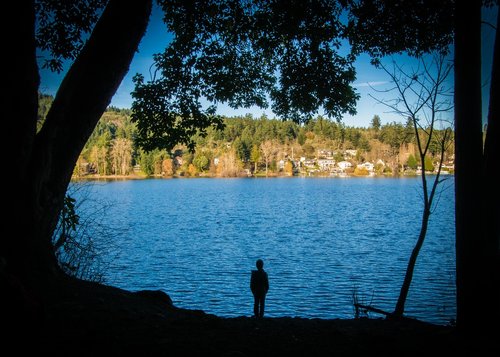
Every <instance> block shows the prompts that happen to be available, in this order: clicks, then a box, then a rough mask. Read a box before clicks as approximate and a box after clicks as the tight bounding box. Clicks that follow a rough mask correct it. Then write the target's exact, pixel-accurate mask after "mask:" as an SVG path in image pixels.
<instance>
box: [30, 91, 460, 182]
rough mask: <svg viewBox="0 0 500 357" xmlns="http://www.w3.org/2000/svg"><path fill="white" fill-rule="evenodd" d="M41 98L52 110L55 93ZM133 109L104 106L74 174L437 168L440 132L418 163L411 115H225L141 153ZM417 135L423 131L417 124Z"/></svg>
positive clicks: (371, 172) (386, 172) (448, 168)
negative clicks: (344, 118)
mask: <svg viewBox="0 0 500 357" xmlns="http://www.w3.org/2000/svg"><path fill="white" fill-rule="evenodd" d="M40 101H41V102H42V103H45V105H43V106H42V107H43V108H46V109H45V110H44V111H43V112H42V113H40V118H41V122H43V118H44V113H46V112H47V111H48V109H47V108H50V104H51V101H52V97H50V96H48V95H42V94H41V97H40ZM131 114H132V112H131V110H129V109H119V108H114V107H110V108H108V109H107V110H106V111H105V112H104V114H103V115H102V117H101V119H100V120H99V122H98V124H97V126H96V128H95V130H94V132H93V134H92V135H91V137H90V138H89V140H88V142H87V143H86V145H85V147H84V149H83V150H82V153H81V155H80V157H79V158H78V161H77V163H76V165H75V169H74V173H73V179H97V180H98V179H139V178H146V177H151V178H159V177H165V178H170V177H281V176H300V177H304V176H308V177H309V176H322V177H323V176H328V177H358V176H359V177H366V176H376V177H399V176H415V175H419V173H420V172H421V171H422V170H425V172H426V174H432V173H434V172H436V171H437V168H438V166H439V160H440V155H439V153H440V148H439V140H438V139H439V137H440V135H439V134H440V132H441V131H440V130H434V137H435V138H436V142H432V143H431V145H430V146H429V150H428V155H427V156H426V157H425V162H424V163H422V162H420V159H419V157H420V156H419V155H418V147H417V143H416V139H415V132H414V129H413V124H412V123H411V121H407V122H406V123H404V124H403V123H397V122H391V123H386V124H382V119H381V118H380V117H379V116H378V115H375V116H374V117H373V119H372V120H371V125H370V127H368V128H363V127H350V126H346V125H345V124H343V123H339V122H336V121H331V120H328V119H325V118H323V117H321V116H318V117H316V118H313V119H311V120H310V121H308V122H307V123H305V124H297V123H294V122H292V121H283V120H278V119H270V118H268V117H266V116H265V115H262V116H261V117H260V118H254V117H252V115H250V114H248V115H246V116H239V117H231V118H224V119H223V123H224V129H223V130H216V129H215V128H212V127H210V128H208V129H207V130H206V133H205V134H201V133H198V134H196V135H194V136H193V137H191V139H190V140H191V141H192V143H193V144H194V145H193V148H194V151H190V150H188V147H187V145H177V146H175V147H173V148H171V149H169V150H167V149H154V150H150V151H146V150H144V149H143V148H141V147H140V145H139V142H138V140H137V135H138V134H137V127H136V125H135V123H134V122H132V120H131ZM419 135H423V136H425V135H426V133H425V131H424V129H422V133H421V134H419ZM453 148H454V145H448V148H447V149H446V150H445V152H444V155H443V166H442V169H441V174H443V175H446V174H454V159H455V155H454V151H453Z"/></svg>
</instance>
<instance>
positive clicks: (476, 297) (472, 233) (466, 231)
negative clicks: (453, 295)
mask: <svg viewBox="0 0 500 357" xmlns="http://www.w3.org/2000/svg"><path fill="white" fill-rule="evenodd" d="M455 6H456V8H455V34H454V36H455V66H454V69H455V95H454V102H455V197H456V201H455V221H456V269H457V271H456V273H457V276H456V279H457V281H456V283H457V327H458V328H459V329H461V330H462V331H472V329H474V328H475V327H476V326H477V324H480V323H481V319H482V318H483V316H484V315H486V312H484V313H478V311H477V307H478V306H481V303H482V301H483V300H484V299H485V296H483V295H482V293H484V291H483V290H482V285H481V282H480V280H481V279H482V277H483V273H484V271H483V268H482V261H481V258H480V257H481V254H480V250H481V249H482V248H481V247H482V246H483V245H484V242H483V239H482V237H483V234H482V224H481V223H482V219H481V209H482V200H481V196H482V195H481V190H482V187H483V185H484V183H483V182H482V179H481V176H482V175H480V174H478V172H477V170H474V168H475V167H478V165H482V158H483V142H482V122H481V1H480V0H471V1H457V2H456V3H455Z"/></svg>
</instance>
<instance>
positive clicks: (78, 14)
mask: <svg viewBox="0 0 500 357" xmlns="http://www.w3.org/2000/svg"><path fill="white" fill-rule="evenodd" d="M106 3H107V1H106V0H80V1H77V2H75V1H60V0H36V1H35V11H36V16H37V18H36V34H35V39H36V45H37V47H38V48H40V49H41V50H42V51H43V53H44V55H45V56H46V57H45V58H44V62H43V65H42V67H43V68H49V69H50V70H52V71H57V72H61V71H62V69H63V61H64V60H67V59H70V60H73V59H75V58H76V56H77V55H78V54H79V52H80V50H81V48H82V46H83V44H84V43H85V39H86V37H87V34H89V33H90V32H91V30H92V28H93V26H94V24H95V23H96V22H97V19H98V17H99V16H100V14H101V9H102V8H103V7H104V6H105V5H106Z"/></svg>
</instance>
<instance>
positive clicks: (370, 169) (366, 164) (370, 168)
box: [357, 161, 375, 172]
mask: <svg viewBox="0 0 500 357" xmlns="http://www.w3.org/2000/svg"><path fill="white" fill-rule="evenodd" d="M357 167H359V168H360V169H366V170H368V172H373V169H374V168H375V165H374V164H372V163H371V162H368V161H367V162H364V163H362V164H359V165H358V166H357Z"/></svg>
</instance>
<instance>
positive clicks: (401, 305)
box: [393, 178, 431, 317]
mask: <svg viewBox="0 0 500 357" xmlns="http://www.w3.org/2000/svg"><path fill="white" fill-rule="evenodd" d="M424 180H425V178H424ZM424 194H425V195H427V192H425V193H424ZM430 215H431V211H430V208H429V207H424V212H423V214H422V225H421V227H420V234H419V236H418V240H417V244H415V247H413V250H412V252H411V255H410V260H409V261H408V266H407V268H406V273H405V278H404V280H403V285H401V290H400V292H399V297H398V301H397V303H396V308H395V309H394V312H393V316H395V317H402V316H403V313H404V311H405V303H406V298H407V297H408V291H409V290H410V285H411V281H412V279H413V272H414V270H415V264H416V263H417V258H418V254H419V253H420V249H421V248H422V245H423V244H424V240H425V236H426V234H427V227H428V226H429V217H430Z"/></svg>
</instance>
